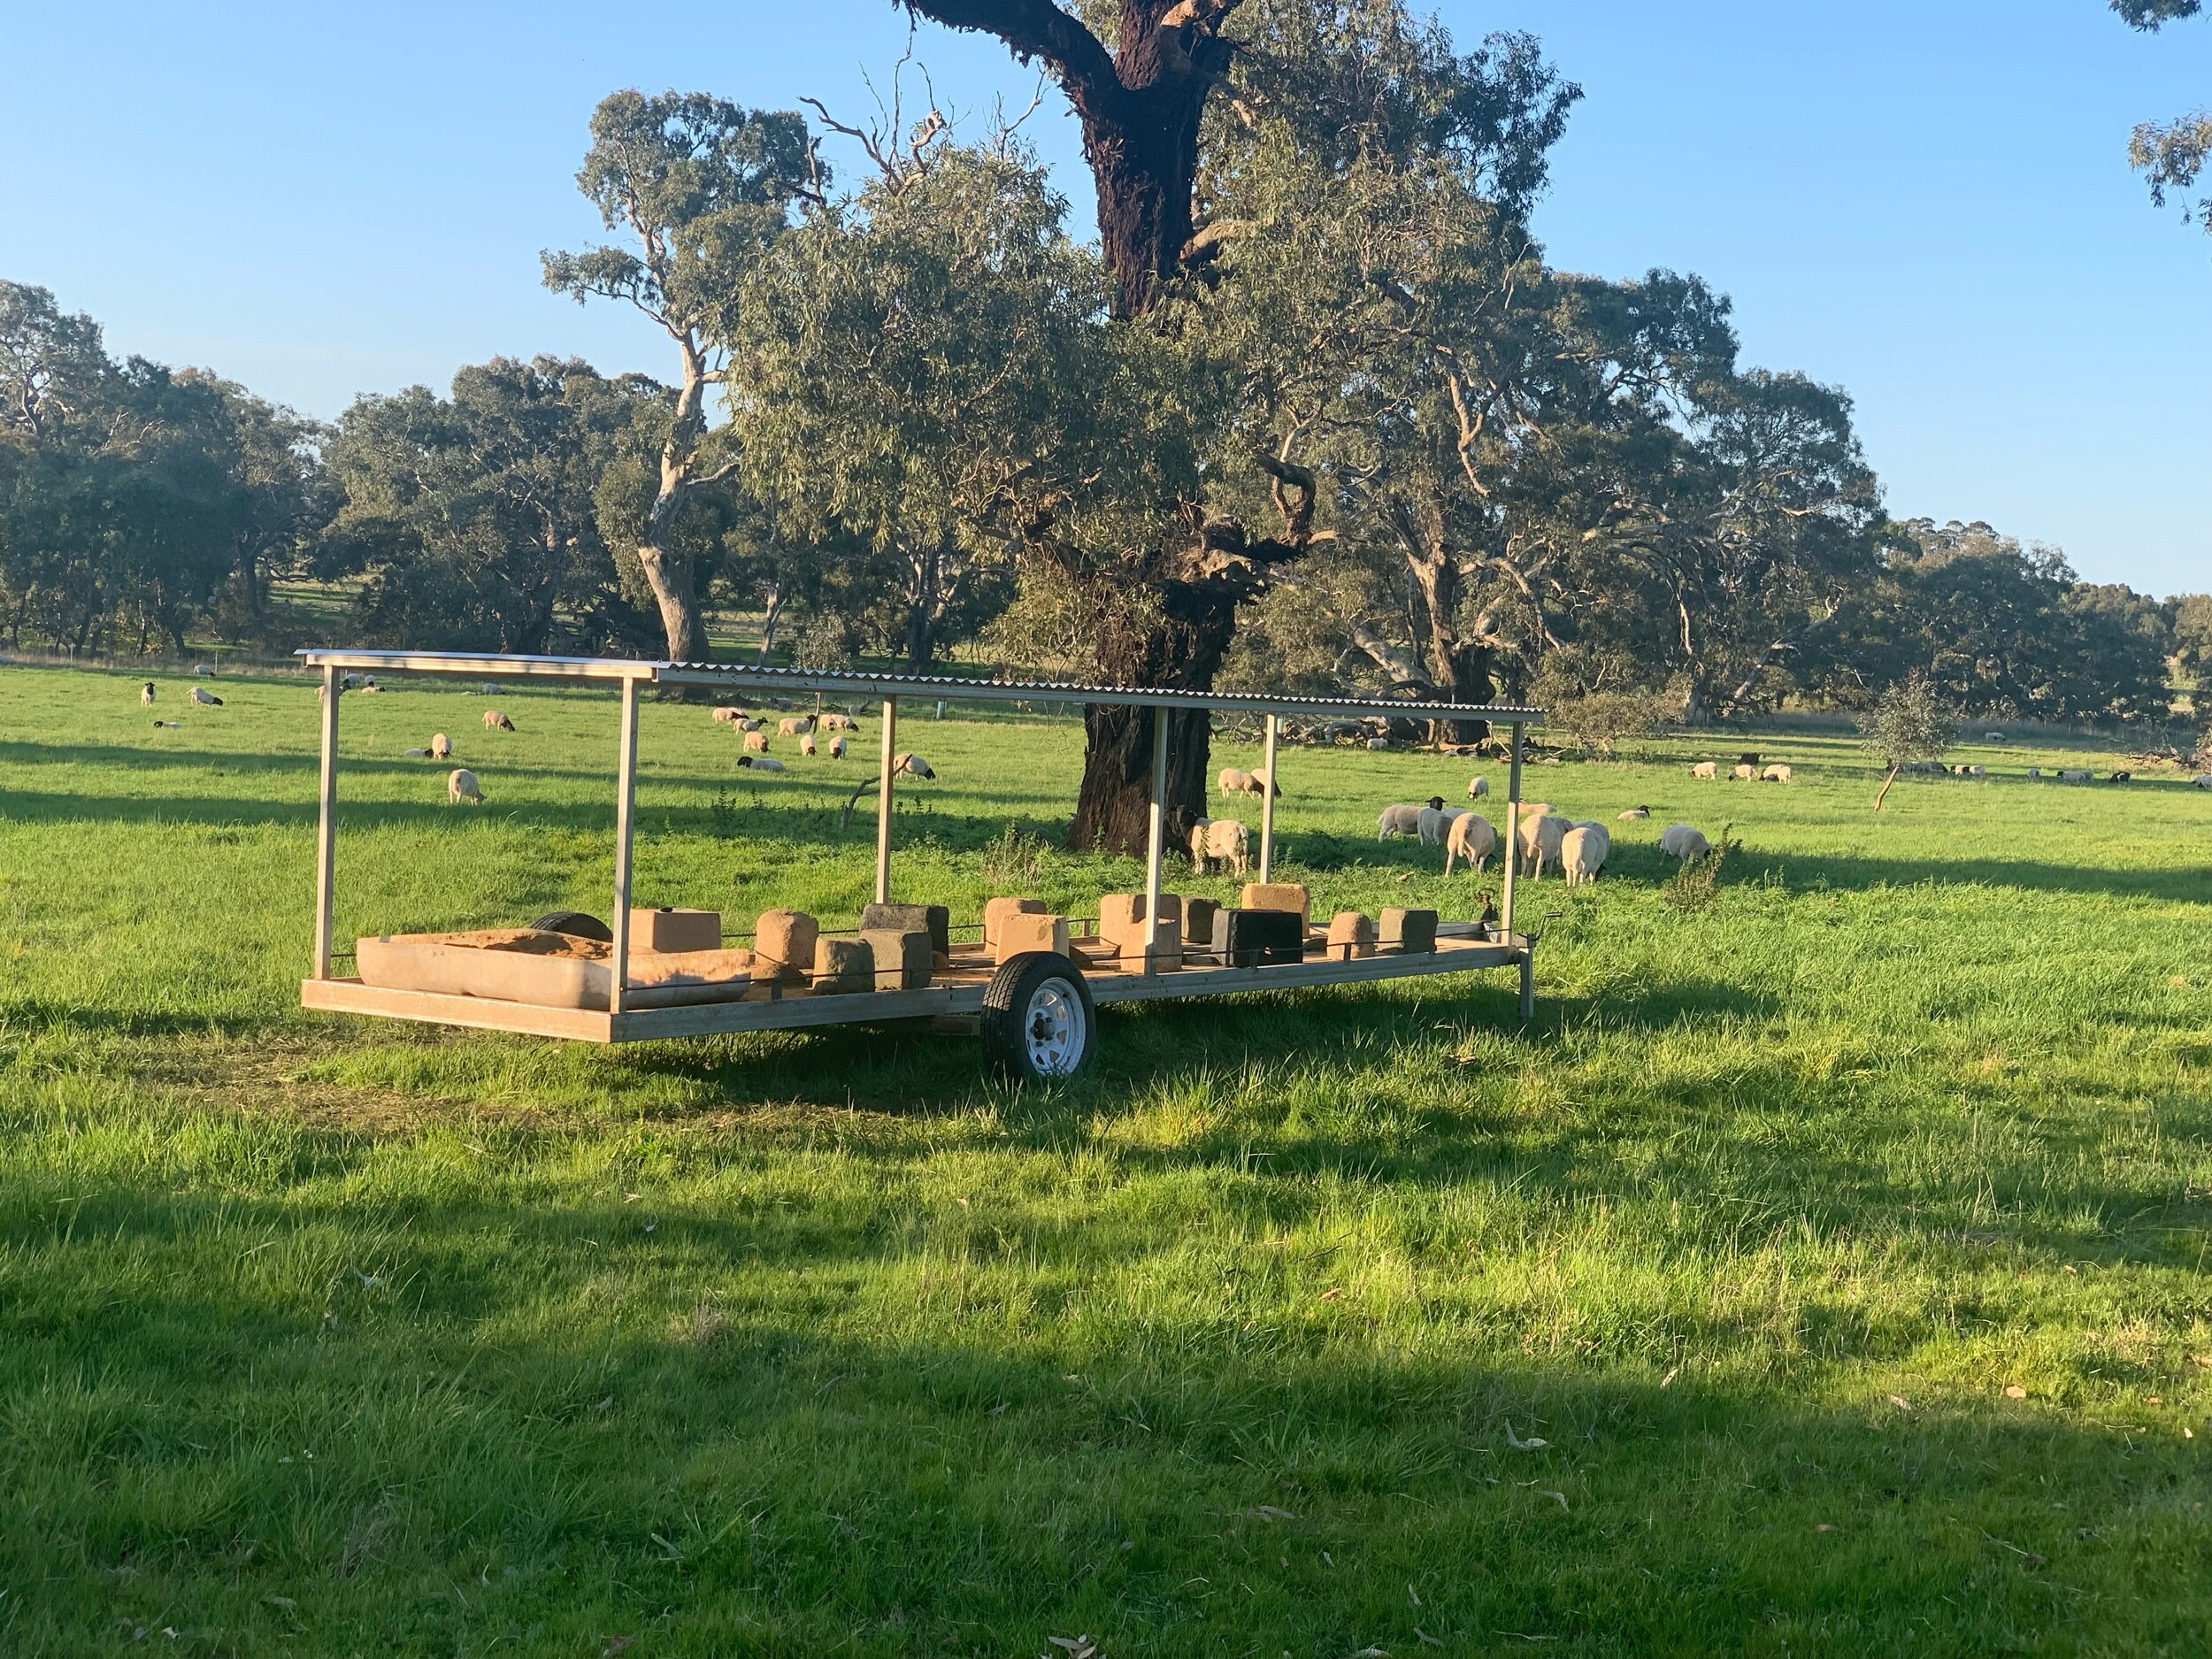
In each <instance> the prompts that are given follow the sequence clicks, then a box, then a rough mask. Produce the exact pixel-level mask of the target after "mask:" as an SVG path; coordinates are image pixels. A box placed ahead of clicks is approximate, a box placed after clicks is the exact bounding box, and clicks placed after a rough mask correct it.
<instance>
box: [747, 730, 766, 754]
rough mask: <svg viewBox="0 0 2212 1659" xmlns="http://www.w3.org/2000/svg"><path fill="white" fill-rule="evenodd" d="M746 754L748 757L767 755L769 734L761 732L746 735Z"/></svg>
mask: <svg viewBox="0 0 2212 1659" xmlns="http://www.w3.org/2000/svg"><path fill="white" fill-rule="evenodd" d="M745 752H746V753H747V754H748V755H765V754H766V753H767V752H768V733H765V732H760V731H753V732H748V733H745Z"/></svg>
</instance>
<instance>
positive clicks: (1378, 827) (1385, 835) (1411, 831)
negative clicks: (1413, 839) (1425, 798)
mask: <svg viewBox="0 0 2212 1659" xmlns="http://www.w3.org/2000/svg"><path fill="white" fill-rule="evenodd" d="M1419 833H1421V809H1420V808H1419V807H1417V806H1409V805H1407V804H1406V803H1399V804H1397V805H1395V806H1386V807H1385V808H1383V810H1382V815H1381V816H1380V817H1379V818H1376V820H1375V839H1376V840H1377V841H1389V840H1390V839H1391V838H1392V837H1394V836H1398V835H1418V834H1419Z"/></svg>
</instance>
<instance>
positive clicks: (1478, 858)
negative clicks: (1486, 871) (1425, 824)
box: [1444, 812, 1498, 875]
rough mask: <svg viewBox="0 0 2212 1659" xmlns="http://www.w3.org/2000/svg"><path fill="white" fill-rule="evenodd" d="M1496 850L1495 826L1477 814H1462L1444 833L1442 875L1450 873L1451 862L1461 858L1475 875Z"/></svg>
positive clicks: (1480, 871) (1478, 873)
mask: <svg viewBox="0 0 2212 1659" xmlns="http://www.w3.org/2000/svg"><path fill="white" fill-rule="evenodd" d="M1497 850H1498V831H1497V826H1495V825H1494V824H1492V823H1491V821H1490V820H1489V819H1488V818H1485V817H1483V815H1482V814H1481V813H1479V812H1462V813H1461V814H1460V815H1459V816H1458V817H1457V818H1454V819H1453V820H1452V826H1451V828H1449V829H1448V830H1447V831H1445V833H1444V873H1445V874H1446V875H1449V874H1451V873H1452V861H1453V860H1454V859H1455V858H1463V859H1465V860H1466V861H1467V863H1468V865H1469V866H1470V867H1471V869H1472V870H1473V871H1474V872H1475V873H1476V874H1477V875H1480V874H1481V873H1482V867H1483V865H1484V864H1487V863H1488V862H1489V859H1490V855H1491V854H1492V853H1494V852H1495V851H1497Z"/></svg>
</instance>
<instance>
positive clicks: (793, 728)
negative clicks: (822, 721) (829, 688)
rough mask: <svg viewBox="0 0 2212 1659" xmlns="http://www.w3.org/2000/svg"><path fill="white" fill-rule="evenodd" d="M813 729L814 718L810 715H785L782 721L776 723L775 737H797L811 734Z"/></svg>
mask: <svg viewBox="0 0 2212 1659" xmlns="http://www.w3.org/2000/svg"><path fill="white" fill-rule="evenodd" d="M813 729H814V717H813V716H812V715H810V714H790V715H786V716H785V717H784V718H782V719H780V720H779V721H777V722H776V735H777V736H778V737H798V736H800V735H802V734H803V733H807V732H811V731H812V730H813Z"/></svg>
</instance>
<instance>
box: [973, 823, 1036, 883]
mask: <svg viewBox="0 0 2212 1659" xmlns="http://www.w3.org/2000/svg"><path fill="white" fill-rule="evenodd" d="M1044 862H1045V840H1044V837H1043V836H1041V835H1039V834H1036V833H1033V831H1030V830H1025V829H1024V828H1023V827H1022V826H1020V825H1018V824H1009V825H1007V826H1006V827H1005V828H1004V829H1002V830H1001V831H1000V832H999V833H997V834H996V835H995V836H994V837H993V838H992V839H991V841H989V842H988V843H987V845H986V846H985V847H984V849H983V878H984V879H985V880H986V881H987V882H989V883H990V884H991V888H992V890H993V891H994V892H1000V893H1003V892H1008V891H1011V890H1013V889H1016V888H1020V887H1033V886H1034V885H1035V884H1036V880H1037V874H1038V872H1039V871H1041V869H1043V868H1044Z"/></svg>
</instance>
